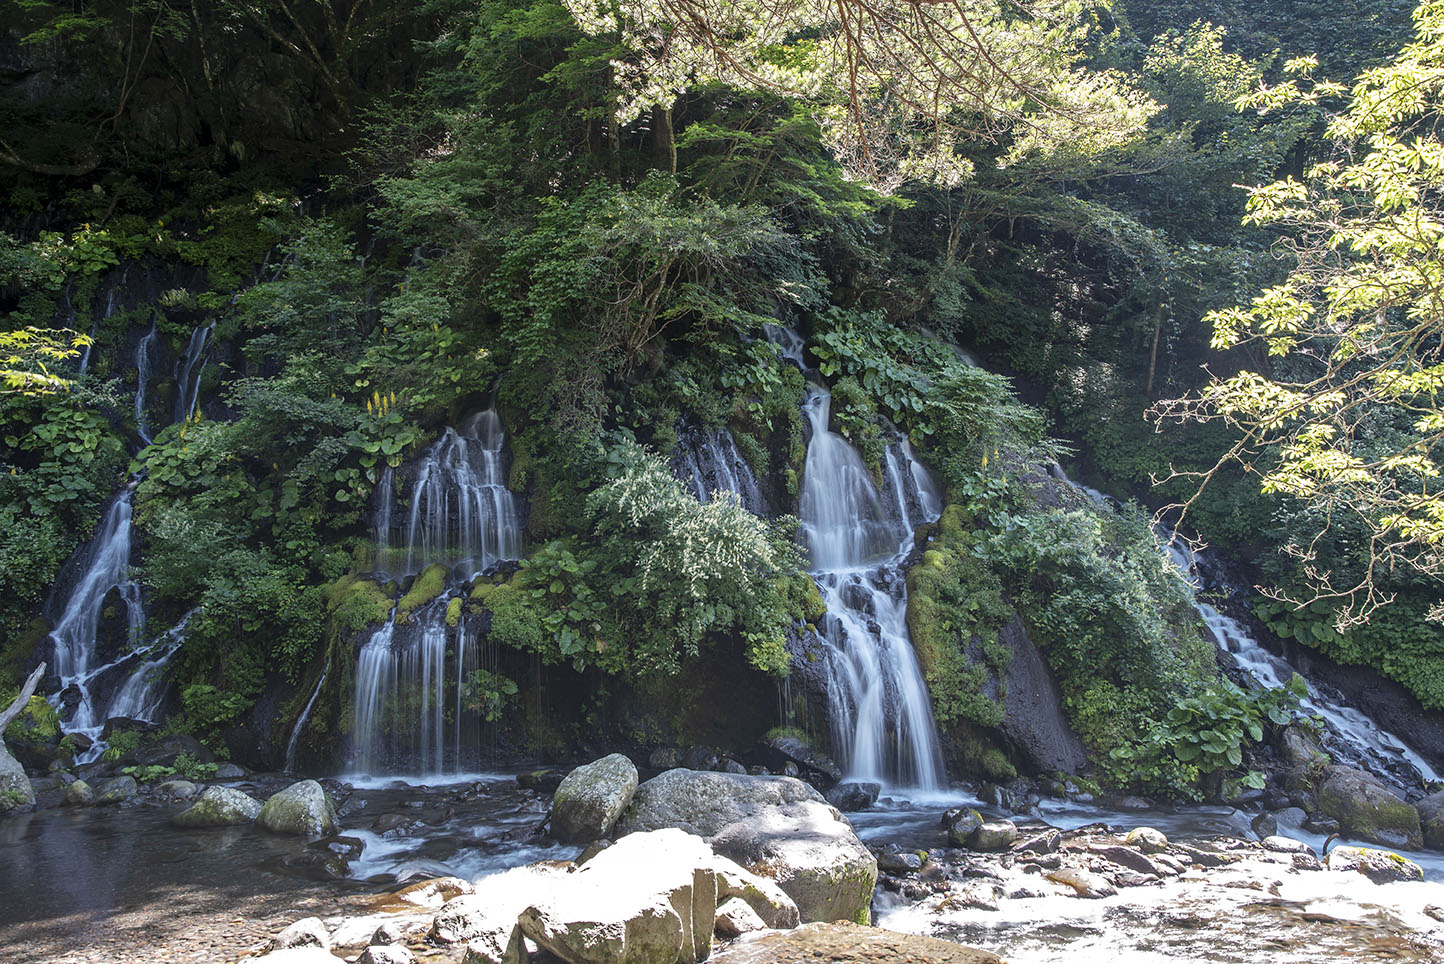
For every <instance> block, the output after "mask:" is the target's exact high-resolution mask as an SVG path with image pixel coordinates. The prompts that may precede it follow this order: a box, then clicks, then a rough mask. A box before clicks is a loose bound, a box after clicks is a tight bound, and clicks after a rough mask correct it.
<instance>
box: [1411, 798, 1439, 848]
mask: <svg viewBox="0 0 1444 964" xmlns="http://www.w3.org/2000/svg"><path fill="white" fill-rule="evenodd" d="M1415 809H1416V810H1418V811H1419V827H1420V830H1422V831H1423V834H1424V846H1426V847H1428V848H1429V849H1430V850H1444V790H1441V791H1439V792H1438V793H1433V794H1430V795H1429V796H1427V797H1425V798H1424V799H1423V800H1420V801H1419V802H1418V803H1417V804H1415Z"/></svg>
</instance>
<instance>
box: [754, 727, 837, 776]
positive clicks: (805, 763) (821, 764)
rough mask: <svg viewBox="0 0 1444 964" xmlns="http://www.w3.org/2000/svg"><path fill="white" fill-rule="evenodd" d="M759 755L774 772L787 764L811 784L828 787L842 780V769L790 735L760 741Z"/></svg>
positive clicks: (770, 737) (800, 739)
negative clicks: (793, 767)
mask: <svg viewBox="0 0 1444 964" xmlns="http://www.w3.org/2000/svg"><path fill="white" fill-rule="evenodd" d="M761 754H762V756H764V757H765V758H766V761H765V762H766V763H767V765H768V766H770V767H771V768H772V769H774V770H780V769H782V768H783V767H785V766H786V765H787V764H788V763H791V764H792V765H793V766H795V767H796V768H797V770H798V772H800V773H801V774H802V775H803V776H805V777H807V778H808V779H809V780H810V781H811V782H813V783H816V784H820V785H821V786H826V787H830V786H832V785H833V784H834V783H836V782H837V781H839V780H841V779H842V768H841V767H839V766H838V765H837V764H836V763H835V762H833V760H832V758H831V757H829V756H827V755H826V754H825V753H819V752H818V751H816V750H814V749H813V748H812V747H810V746H808V745H807V743H806V741H804V740H803V739H802V738H801V737H798V736H794V735H792V734H787V733H783V734H777V735H774V736H769V737H767V738H766V739H765V740H763V741H762V746H761Z"/></svg>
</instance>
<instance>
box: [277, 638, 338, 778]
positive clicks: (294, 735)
mask: <svg viewBox="0 0 1444 964" xmlns="http://www.w3.org/2000/svg"><path fill="white" fill-rule="evenodd" d="M330 672H331V656H330V654H329V653H328V654H327V655H326V665H325V666H323V667H321V678H320V679H319V680H317V681H316V688H315V689H314V690H312V691H311V698H310V699H309V700H307V701H306V705H305V707H304V708H303V709H302V710H301V715H300V716H298V717H296V725H295V726H293V727H291V738H290V739H289V740H287V741H286V763H285V766H284V770H285V772H287V773H294V772H295V771H296V743H297V742H298V741H299V740H300V739H301V730H302V729H303V728H304V727H305V726H306V721H307V720H309V719H310V718H311V710H312V709H314V708H315V706H316V698H317V697H318V696H320V695H321V688H322V687H323V686H325V685H326V677H327V676H328V675H329V674H330Z"/></svg>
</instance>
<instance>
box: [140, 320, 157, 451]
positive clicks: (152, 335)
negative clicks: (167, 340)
mask: <svg viewBox="0 0 1444 964" xmlns="http://www.w3.org/2000/svg"><path fill="white" fill-rule="evenodd" d="M157 341H158V337H157V335H156V330H155V322H151V325H150V332H149V333H147V334H146V336H145V337H144V338H142V339H141V340H140V341H139V342H137V343H136V346H135V430H136V433H137V434H139V435H140V438H141V441H142V442H144V443H145V444H146V445H149V444H150V443H151V442H153V441H155V439H154V438H153V437H152V436H151V434H150V429H149V428H148V427H147V425H146V415H145V394H146V388H147V386H148V385H149V383H150V366H151V353H152V352H154V351H155V346H156V343H157Z"/></svg>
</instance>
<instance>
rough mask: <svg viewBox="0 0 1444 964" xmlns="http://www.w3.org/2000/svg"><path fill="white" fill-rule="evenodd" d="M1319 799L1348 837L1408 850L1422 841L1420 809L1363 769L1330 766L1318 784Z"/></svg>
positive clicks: (1321, 805)
mask: <svg viewBox="0 0 1444 964" xmlns="http://www.w3.org/2000/svg"><path fill="white" fill-rule="evenodd" d="M1318 800H1319V809H1320V810H1321V811H1323V813H1324V814H1325V815H1326V816H1328V817H1330V818H1332V819H1334V820H1337V821H1338V822H1339V829H1340V830H1341V831H1342V832H1343V833H1345V834H1348V835H1349V836H1352V837H1357V838H1359V839H1361V840H1367V841H1369V842H1371V843H1379V844H1384V845H1385V846H1388V847H1403V848H1405V849H1408V850H1416V849H1418V848H1419V847H1421V846H1423V844H1424V834H1423V832H1422V829H1421V828H1420V824H1419V811H1417V810H1415V809H1414V807H1413V806H1411V805H1410V804H1408V803H1406V802H1405V801H1404V800H1403V799H1401V798H1400V797H1399V796H1398V794H1396V793H1394V792H1393V791H1392V790H1390V789H1389V788H1388V787H1386V786H1384V785H1383V784H1382V783H1380V782H1379V781H1378V780H1377V779H1375V778H1374V776H1373V775H1372V774H1369V773H1365V772H1364V771H1363V770H1358V769H1355V768H1354V767H1346V766H1331V767H1329V768H1328V769H1326V770H1325V771H1324V776H1323V779H1322V780H1321V781H1320V783H1319V788H1318Z"/></svg>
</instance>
